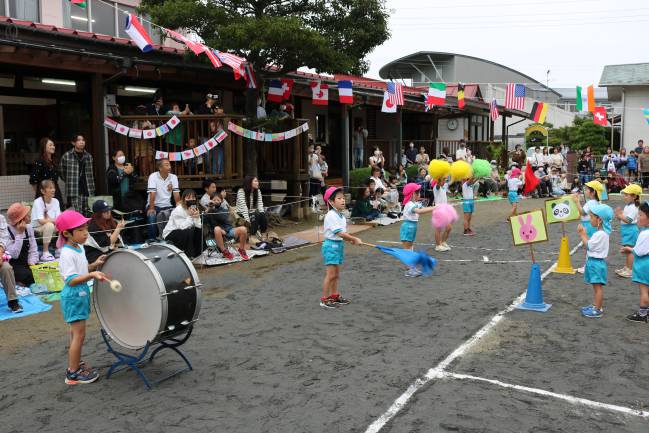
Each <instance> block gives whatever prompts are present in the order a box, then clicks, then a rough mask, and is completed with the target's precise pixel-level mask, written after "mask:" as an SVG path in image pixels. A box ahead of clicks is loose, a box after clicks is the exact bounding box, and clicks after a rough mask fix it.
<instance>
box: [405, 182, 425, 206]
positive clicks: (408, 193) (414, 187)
mask: <svg viewBox="0 0 649 433" xmlns="http://www.w3.org/2000/svg"><path fill="white" fill-rule="evenodd" d="M420 189H421V185H419V184H418V183H407V184H406V186H404V187H403V205H404V206H405V205H406V203H408V202H409V201H410V199H411V198H412V195H413V194H414V193H415V192H416V191H419V190H420Z"/></svg>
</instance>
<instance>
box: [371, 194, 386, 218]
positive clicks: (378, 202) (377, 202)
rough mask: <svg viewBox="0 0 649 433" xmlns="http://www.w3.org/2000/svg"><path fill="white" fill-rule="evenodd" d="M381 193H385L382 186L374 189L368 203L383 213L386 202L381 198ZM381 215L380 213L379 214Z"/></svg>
mask: <svg viewBox="0 0 649 433" xmlns="http://www.w3.org/2000/svg"><path fill="white" fill-rule="evenodd" d="M383 194H385V191H384V190H383V188H376V189H375V190H374V195H373V196H372V197H370V204H371V205H372V207H373V208H374V209H377V210H378V211H379V213H380V214H384V213H385V210H386V209H387V207H388V203H387V202H386V201H385V199H384V198H383ZM379 216H382V215H379Z"/></svg>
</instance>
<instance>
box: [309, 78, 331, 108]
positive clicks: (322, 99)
mask: <svg viewBox="0 0 649 433" xmlns="http://www.w3.org/2000/svg"><path fill="white" fill-rule="evenodd" d="M311 92H313V105H329V86H328V85H327V84H323V83H321V82H320V81H311Z"/></svg>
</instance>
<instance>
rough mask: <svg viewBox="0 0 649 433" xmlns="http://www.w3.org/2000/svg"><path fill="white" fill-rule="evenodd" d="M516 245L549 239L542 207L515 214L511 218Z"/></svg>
mask: <svg viewBox="0 0 649 433" xmlns="http://www.w3.org/2000/svg"><path fill="white" fill-rule="evenodd" d="M509 222H510V224H511V227H512V237H513V239H514V245H516V246H518V245H529V244H535V243H537V242H546V241H547V240H548V231H547V228H546V225H545V217H544V212H543V210H542V209H536V210H533V211H529V212H525V213H522V214H519V215H514V216H513V217H510V218H509Z"/></svg>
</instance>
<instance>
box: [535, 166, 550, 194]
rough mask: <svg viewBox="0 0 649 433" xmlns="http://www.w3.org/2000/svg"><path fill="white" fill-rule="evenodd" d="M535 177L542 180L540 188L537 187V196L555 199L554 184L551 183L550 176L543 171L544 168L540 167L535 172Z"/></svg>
mask: <svg viewBox="0 0 649 433" xmlns="http://www.w3.org/2000/svg"><path fill="white" fill-rule="evenodd" d="M534 175H535V176H536V177H537V178H538V179H539V180H540V182H539V186H537V187H536V192H535V195H536V194H538V196H539V197H546V196H550V197H553V195H552V182H551V181H550V176H548V175H547V174H546V173H545V171H544V170H543V166H539V167H538V168H537V169H536V170H535V171H534Z"/></svg>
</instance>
